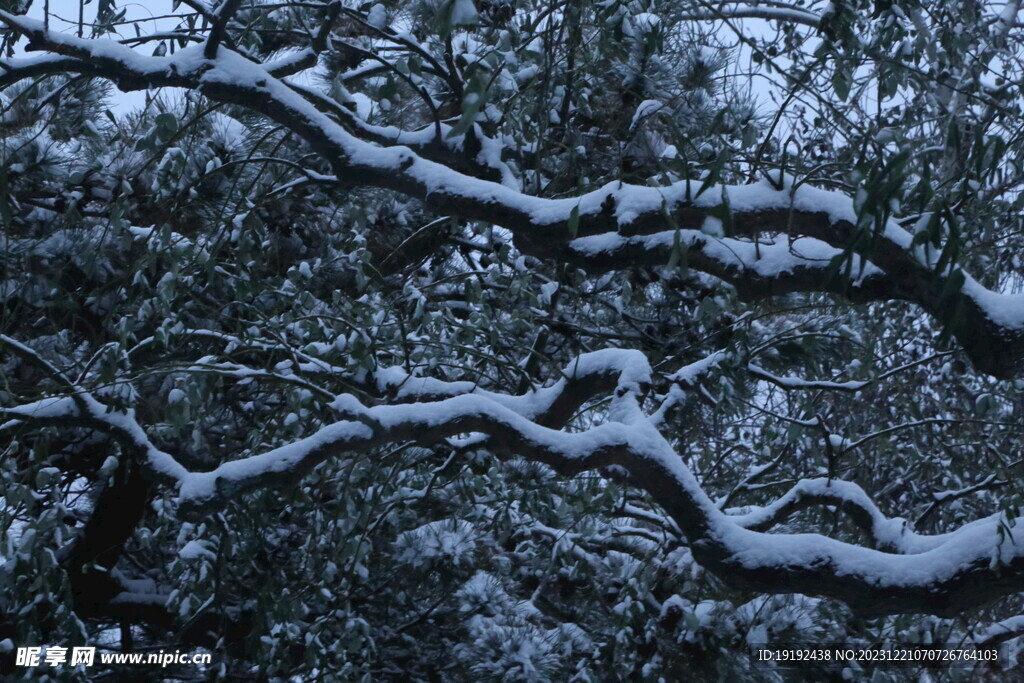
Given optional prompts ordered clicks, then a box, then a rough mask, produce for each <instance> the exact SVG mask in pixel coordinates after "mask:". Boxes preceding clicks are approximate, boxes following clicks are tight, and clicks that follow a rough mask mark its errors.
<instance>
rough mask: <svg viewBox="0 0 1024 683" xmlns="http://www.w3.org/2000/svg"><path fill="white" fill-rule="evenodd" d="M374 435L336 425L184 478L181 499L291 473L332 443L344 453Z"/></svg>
mask: <svg viewBox="0 0 1024 683" xmlns="http://www.w3.org/2000/svg"><path fill="white" fill-rule="evenodd" d="M372 434H373V432H372V431H371V430H370V428H369V427H367V426H366V425H364V424H362V423H359V422H349V421H342V422H335V423H333V424H330V425H327V426H326V427H323V428H321V429H320V430H318V431H317V432H316V433H314V434H312V435H310V436H308V437H306V438H305V439H300V440H299V441H296V442H294V443H290V444H288V445H286V446H281V447H280V448H275V449H274V450H271V451H267V452H266V453H261V454H260V455H254V456H251V457H248V458H244V459H242V460H234V461H232V462H226V463H224V464H222V465H220V466H219V467H217V468H216V469H214V470H212V471H210V472H190V473H187V474H185V475H184V476H182V477H181V478H180V482H181V484H180V486H179V488H178V496H179V497H180V498H181V499H184V500H189V499H192V500H202V499H206V498H210V497H212V496H213V495H214V494H215V493H216V491H217V482H218V480H222V481H223V482H234V481H240V480H243V479H251V478H253V477H258V476H262V475H266V474H273V473H281V472H287V471H289V470H290V469H291V468H293V467H294V466H295V465H296V464H297V463H299V462H300V461H302V460H303V459H305V458H307V457H308V456H309V455H310V454H311V453H312V452H313V451H315V450H317V449H319V448H322V447H324V446H325V445H328V444H337V445H338V447H339V450H341V449H342V448H343V447H344V446H345V445H346V443H347V442H350V441H353V440H355V439H359V438H369V437H370V436H372Z"/></svg>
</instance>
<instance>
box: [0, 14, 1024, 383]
mask: <svg viewBox="0 0 1024 683" xmlns="http://www.w3.org/2000/svg"><path fill="white" fill-rule="evenodd" d="M0 21H2V22H3V23H5V24H7V25H8V26H9V27H10V28H12V29H13V30H16V31H18V32H20V33H22V34H23V35H25V36H26V37H28V38H29V47H30V48H31V49H37V50H47V51H50V52H54V53H57V54H60V55H64V56H67V57H72V58H75V59H77V60H80V61H81V62H88V63H89V64H90V67H89V69H90V73H95V69H96V68H99V69H101V70H102V71H103V72H104V74H105V75H106V76H107V77H108V78H110V79H111V80H113V81H115V82H116V83H117V84H118V87H121V88H122V89H135V88H142V87H159V86H176V87H182V88H190V89H197V90H199V91H201V92H202V93H204V94H205V95H206V96H208V97H210V98H211V99H213V100H215V101H219V102H226V103H232V104H237V105H240V106H245V107H249V108H251V109H254V110H256V111H259V112H261V113H263V114H264V115H266V116H267V117H268V118H270V119H272V120H274V121H275V122H277V123H279V124H281V125H283V126H285V127H286V128H288V129H289V130H291V131H292V132H294V133H296V134H298V135H300V136H301V137H302V138H303V139H305V140H306V142H307V143H308V144H309V145H311V146H312V147H313V149H314V150H315V151H316V152H317V153H319V154H320V155H321V156H323V157H324V158H325V159H326V160H328V161H329V162H330V163H331V164H332V166H333V167H334V169H335V171H336V175H337V177H338V179H339V181H342V182H346V183H351V184H355V185H363V186H371V187H378V188H383V189H389V190H394V191H397V192H400V193H403V194H406V195H408V196H411V197H415V198H418V199H420V200H422V201H423V202H424V203H426V204H427V205H429V206H431V207H433V208H435V209H437V210H439V211H441V212H443V213H446V214H451V215H459V216H462V217H464V218H468V219H472V220H481V221H486V222H488V223H493V224H496V225H500V226H502V227H505V228H507V229H509V230H510V231H512V232H513V233H514V235H515V239H516V243H517V246H518V247H519V248H520V250H521V251H522V252H523V253H526V254H531V255H535V256H539V257H549V258H560V259H566V260H570V261H575V262H578V263H580V264H581V265H585V266H587V267H588V268H592V269H593V268H597V269H600V268H621V267H623V265H654V264H657V265H664V264H667V263H669V262H670V261H671V260H672V255H673V254H674V253H675V254H676V260H678V258H679V257H680V251H681V250H683V251H685V252H686V258H687V260H688V263H690V265H691V267H695V268H697V269H700V270H705V271H706V272H709V273H710V274H712V275H715V276H717V277H721V278H722V279H724V280H726V281H729V282H732V283H733V284H734V285H735V286H736V287H737V289H738V290H739V292H740V294H741V295H742V296H745V297H746V298H758V297H764V296H775V295H778V294H782V293H787V292H794V291H828V292H833V293H837V294H842V295H845V296H848V297H850V298H851V299H853V300H854V301H870V300H904V301H909V302H913V303H915V304H917V305H919V306H921V307H922V308H923V309H924V310H925V311H927V312H928V313H929V314H931V315H932V316H935V317H937V318H939V319H940V320H942V321H943V322H944V323H945V324H946V325H947V326H948V328H949V330H950V331H951V332H952V334H953V335H954V336H955V337H956V338H957V339H958V340H959V341H960V343H961V344H962V345H963V347H964V349H965V351H966V352H967V354H968V355H969V356H970V358H971V359H972V361H973V362H974V364H975V366H976V367H977V368H978V369H979V370H980V371H982V372H985V373H987V374H990V375H993V376H995V377H1010V376H1014V375H1016V374H1019V373H1020V372H1021V370H1022V365H1024V295H1009V294H1001V293H998V292H993V291H990V290H987V289H985V288H984V287H982V286H981V285H980V284H978V283H977V282H976V281H975V280H973V279H972V278H970V276H968V275H966V274H965V273H964V272H963V271H962V270H961V269H959V268H952V269H946V271H944V272H936V270H935V268H934V267H933V266H932V265H931V264H930V261H929V259H928V257H927V254H924V253H922V252H921V251H920V250H919V249H917V248H916V247H915V246H914V245H913V241H912V239H911V236H910V235H909V234H908V233H907V232H906V231H904V230H903V229H902V228H901V227H899V226H898V225H897V224H896V223H895V222H894V221H890V222H889V223H888V224H886V225H885V227H884V230H882V231H880V232H879V231H875V232H874V233H872V234H871V235H869V237H870V239H869V240H868V242H869V244H867V245H866V246H865V245H864V244H863V237H864V232H863V231H862V230H860V229H859V228H858V227H857V223H858V221H857V216H856V214H855V212H854V211H853V206H852V202H851V200H850V199H849V198H848V197H845V196H842V195H839V194H836V193H832V192H825V191H822V190H817V189H814V188H811V187H808V186H806V185H802V186H800V187H798V188H795V189H792V190H787V189H781V190H780V189H774V188H771V187H770V186H767V185H760V184H759V185H750V186H740V187H727V186H720V187H717V188H711V189H707V190H706V191H705V192H703V193H701V192H700V191H699V188H696V187H695V186H694V184H691V183H689V182H688V181H684V182H681V183H677V184H675V185H672V186H669V187H664V188H653V187H640V186H632V185H626V184H622V183H612V184H609V185H606V186H605V187H603V188H601V189H599V190H595V191H593V192H590V193H588V194H585V195H582V196H580V197H577V198H573V199H558V200H551V199H542V198H539V197H533V196H529V195H524V194H522V193H520V192H517V191H515V190H513V189H511V188H509V187H505V186H503V185H500V184H496V183H493V182H489V181H485V180H480V179H478V178H473V177H470V176H467V175H465V174H463V173H460V172H458V171H456V170H453V169H451V168H449V167H447V166H444V165H441V164H438V163H436V162H432V161H429V160H427V159H424V158H422V157H420V156H418V155H417V154H416V153H414V152H413V151H412V150H411V149H408V148H405V147H399V146H394V147H386V148H380V147H377V146H374V145H372V144H369V143H367V142H364V141H362V140H360V139H359V138H357V137H355V136H353V135H352V134H351V133H350V132H349V131H347V130H346V129H345V128H344V127H343V126H342V125H340V124H338V123H336V122H335V121H334V120H332V119H331V118H330V117H328V116H327V115H326V114H324V113H322V112H321V111H319V110H317V109H316V108H315V107H314V106H313V105H312V104H310V103H309V102H307V101H306V100H305V99H303V98H302V97H300V96H298V95H297V94H296V93H295V92H294V91H293V90H292V88H290V87H289V86H288V85H286V84H285V83H283V82H281V81H279V80H277V79H275V78H274V77H273V75H272V74H270V73H269V72H268V71H267V70H265V69H264V68H262V67H260V66H259V65H257V64H255V63H253V62H251V61H249V60H248V59H246V58H245V57H243V56H241V55H239V54H237V53H234V52H231V51H229V50H221V51H220V52H219V53H218V55H217V59H209V58H205V57H204V56H203V53H202V52H197V50H199V48H198V47H196V46H193V47H189V48H185V49H183V50H181V51H180V52H179V53H178V54H177V55H175V56H173V57H167V58H158V57H146V56H143V55H140V54H138V53H137V52H134V51H132V50H131V49H130V48H128V47H126V46H123V45H119V44H117V43H113V42H110V41H100V40H92V41H90V40H82V39H77V38H74V37H72V36H67V35H64V34H57V33H53V32H48V31H46V30H45V29H44V27H43V26H42V24H40V23H38V22H34V21H31V20H29V19H26V18H24V17H18V16H14V15H10V14H7V13H2V12H0ZM68 66H69V67H73V66H74V63H71V64H68ZM723 211H725V213H726V214H727V216H728V224H729V228H730V230H731V233H732V234H733V235H734V236H747V237H756V236H764V235H779V234H781V233H786V234H789V235H799V236H804V237H807V238H812V240H816V242H815V241H809V242H804V243H802V244H801V245H800V246H801V247H802V248H803V249H802V251H801V250H797V251H796V253H794V254H793V255H792V258H788V259H786V260H784V261H783V262H781V263H780V262H778V261H777V260H773V259H775V258H776V255H777V254H778V251H779V250H780V249H782V248H785V249H789V248H790V245H778V244H776V245H773V247H774V248H773V250H772V251H771V254H772V256H771V257H769V258H765V257H763V256H762V254H761V246H759V245H757V244H755V243H749V242H743V241H741V240H739V239H736V237H733V238H719V237H714V236H712V235H711V234H705V233H704V232H702V230H708V219H709V218H712V217H713V216H714V215H716V214H717V215H722V212H723ZM716 220H717V219H716ZM709 232H713V230H709ZM819 242H820V243H824V244H827V245H830V246H831V250H825V249H822V248H821V245H819V244H818V243H819ZM743 245H746V246H743ZM795 245H796V243H794V245H792V246H794V248H795ZM858 245H860V246H858ZM854 247H857V249H859V250H860V251H862V252H864V254H863V256H862V257H861V259H857V258H856V256H857V254H856V250H854V251H850V250H853V249H854ZM737 250H742V252H743V253H740V254H739V257H738V258H737V257H735V256H730V253H731V252H734V251H737ZM808 251H810V252H812V253H808ZM844 260H845V261H846V262H848V263H849V264H850V265H851V266H852V267H851V268H850V269H849V270H848V273H849V275H848V276H847V275H844V274H843V268H842V267H841V266H842V265H843V264H842V263H841V262H842V261H844Z"/></svg>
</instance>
